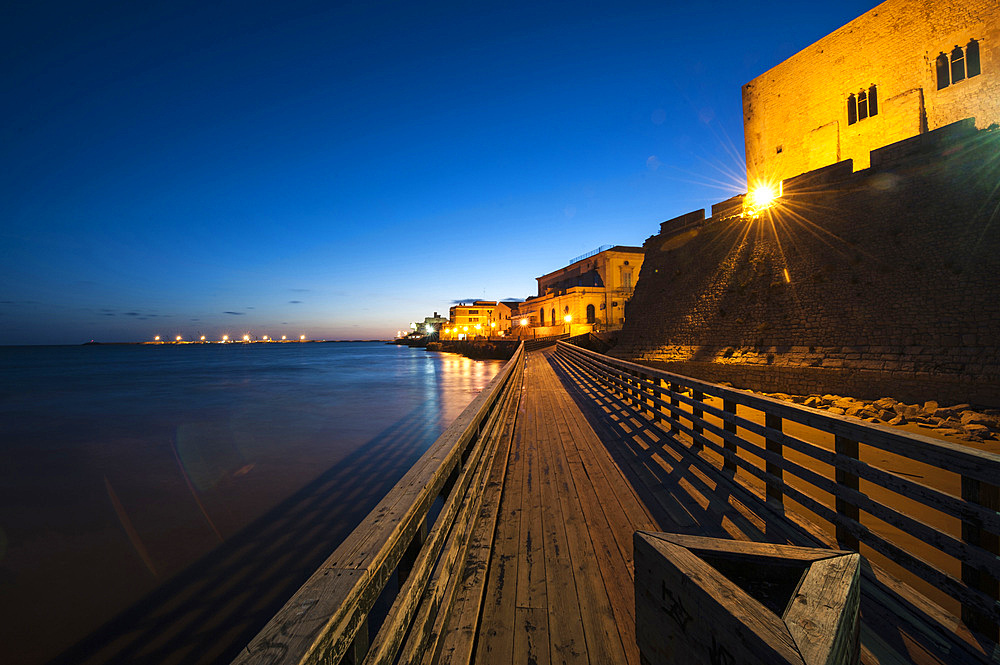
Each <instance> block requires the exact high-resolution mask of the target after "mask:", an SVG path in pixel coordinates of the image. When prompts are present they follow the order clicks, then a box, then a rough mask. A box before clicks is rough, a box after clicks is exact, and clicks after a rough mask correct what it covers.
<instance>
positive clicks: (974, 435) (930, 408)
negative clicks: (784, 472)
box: [759, 393, 1000, 441]
mask: <svg viewBox="0 0 1000 665" xmlns="http://www.w3.org/2000/svg"><path fill="white" fill-rule="evenodd" d="M759 394H761V395H765V396H767V397H771V398H774V399H780V400H785V401H789V402H794V403H796V404H801V405H803V406H808V407H811V408H814V409H821V410H823V411H826V412H828V413H833V414H837V415H841V416H852V417H854V418H860V419H862V420H866V421H868V422H872V423H883V424H887V425H894V426H895V425H906V424H908V423H912V424H916V425H918V426H920V427H925V428H927V429H931V430H934V433H935V434H938V435H941V436H958V437H959V438H962V439H965V440H966V441H986V440H991V439H998V438H1000V410H996V409H973V408H972V406H971V405H969V404H953V405H951V406H941V405H940V404H938V403H937V402H934V401H927V402H924V403H923V404H905V403H903V402H900V401H898V400H895V399H893V398H891V397H883V398H881V399H877V400H874V401H867V400H861V399H855V398H853V397H843V396H841V395H789V394H786V393H759Z"/></svg>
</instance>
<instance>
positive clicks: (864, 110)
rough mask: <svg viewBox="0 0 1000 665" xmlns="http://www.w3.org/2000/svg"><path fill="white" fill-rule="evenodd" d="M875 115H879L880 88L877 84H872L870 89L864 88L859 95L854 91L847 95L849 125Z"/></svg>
mask: <svg viewBox="0 0 1000 665" xmlns="http://www.w3.org/2000/svg"><path fill="white" fill-rule="evenodd" d="M873 115H878V90H877V89H876V86H874V85H873V86H870V87H869V88H868V90H862V91H860V92H859V93H858V94H857V95H854V94H853V93H852V94H850V95H848V96H847V124H848V125H853V124H854V123H856V122H860V121H861V120H865V119H867V118H870V117H872V116H873Z"/></svg>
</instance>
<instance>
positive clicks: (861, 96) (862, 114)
mask: <svg viewBox="0 0 1000 665" xmlns="http://www.w3.org/2000/svg"><path fill="white" fill-rule="evenodd" d="M867 117H868V95H867V94H866V93H865V91H864V90H862V91H861V92H859V93H858V120H864V119H865V118H867Z"/></svg>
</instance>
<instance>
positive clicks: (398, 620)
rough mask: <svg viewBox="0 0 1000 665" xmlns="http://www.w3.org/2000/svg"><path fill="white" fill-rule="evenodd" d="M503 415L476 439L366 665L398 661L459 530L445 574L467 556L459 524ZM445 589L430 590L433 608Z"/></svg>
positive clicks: (496, 413) (495, 417)
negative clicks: (445, 550) (448, 545)
mask: <svg viewBox="0 0 1000 665" xmlns="http://www.w3.org/2000/svg"><path fill="white" fill-rule="evenodd" d="M501 411H502V409H494V410H493V412H492V413H491V414H490V417H489V418H488V420H487V421H486V422H484V423H482V429H481V431H480V433H479V435H478V436H477V437H476V441H475V443H474V445H473V446H472V449H471V452H470V453H468V457H467V459H466V462H465V464H464V465H463V466H461V467H459V468H458V475H457V478H456V480H455V481H454V485H453V486H452V487H451V490H450V491H449V493H448V496H447V497H446V498H445V502H444V506H443V507H442V509H441V512H440V513H439V514H438V517H437V519H436V520H435V522H434V526H433V527H431V529H430V533H429V534H428V537H427V541H426V542H425V543H424V545H423V547H421V548H420V551H419V553H418V555H417V558H416V561H415V562H414V565H413V569H412V570H411V571H410V574H409V575H408V576H407V578H406V581H405V582H404V583H403V584H402V585H401V588H400V590H399V594H398V595H397V597H396V599H395V600H394V601H393V603H392V606H391V607H390V609H389V614H388V616H387V617H386V618H385V621H384V622H383V625H382V627H381V628H380V629H379V632H378V634H377V635H376V637H375V639H374V640H372V643H371V649H370V652H369V654H368V656H367V658H366V659H365V662H366V663H377V662H387V661H391V660H392V659H393V658H394V657H395V655H396V653H397V651H398V649H399V647H400V645H401V643H402V640H403V638H404V636H405V635H406V634H407V631H408V629H409V630H411V631H412V630H413V628H411V622H412V620H413V618H414V617H415V616H418V615H419V614H420V612H421V603H422V602H423V601H425V600H427V596H426V594H425V590H426V589H427V588H428V584H429V582H430V580H431V576H432V574H433V573H434V568H435V564H436V563H437V562H438V556H439V554H440V553H441V551H442V549H443V548H444V547H445V544H446V542H447V540H448V538H449V535H450V534H452V533H455V531H456V528H457V531H458V532H459V534H458V535H457V540H458V541H459V542H458V543H457V547H455V548H453V549H452V550H451V551H450V552H449V553H448V554H447V556H446V559H445V561H444V563H443V565H444V567H445V570H448V569H449V568H450V567H451V566H453V565H454V564H455V560H456V557H458V556H459V555H460V554H464V547H463V545H464V536H465V535H467V527H466V525H463V524H461V522H460V521H457V520H458V517H459V516H460V515H462V514H463V512H464V513H466V514H468V513H469V512H470V511H471V509H472V508H471V506H472V505H474V502H475V501H476V500H477V499H478V494H479V490H480V486H478V485H477V484H475V483H473V480H474V479H475V478H476V477H477V476H478V475H480V474H481V473H483V472H484V469H485V462H484V460H483V458H484V457H485V455H486V453H487V451H488V450H491V449H492V447H493V444H494V443H495V442H494V441H492V440H491V438H490V434H491V433H492V432H493V430H494V428H495V427H496V426H497V422H498V420H499V418H500V413H501ZM445 586H446V583H445V582H442V585H441V586H440V587H437V588H432V589H431V590H430V599H429V600H430V602H431V605H430V607H433V606H435V605H436V604H437V602H438V601H439V600H440V593H443V588H444V587H445ZM433 619H434V617H429V616H428V615H427V612H424V620H425V621H426V620H430V621H433ZM418 630H419V628H418Z"/></svg>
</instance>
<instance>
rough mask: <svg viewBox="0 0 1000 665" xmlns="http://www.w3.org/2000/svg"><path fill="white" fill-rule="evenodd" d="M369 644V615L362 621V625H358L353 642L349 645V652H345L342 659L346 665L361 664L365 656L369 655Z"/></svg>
mask: <svg viewBox="0 0 1000 665" xmlns="http://www.w3.org/2000/svg"><path fill="white" fill-rule="evenodd" d="M368 646H369V643H368V617H365V618H364V619H363V620H362V621H361V625H360V626H358V632H357V634H356V635H355V636H354V641H353V642H351V646H349V647H347V653H345V654H344V660H343V661H342V662H343V663H344V665H361V663H362V662H364V660H365V656H366V655H368Z"/></svg>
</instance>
